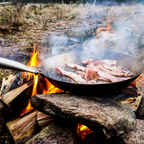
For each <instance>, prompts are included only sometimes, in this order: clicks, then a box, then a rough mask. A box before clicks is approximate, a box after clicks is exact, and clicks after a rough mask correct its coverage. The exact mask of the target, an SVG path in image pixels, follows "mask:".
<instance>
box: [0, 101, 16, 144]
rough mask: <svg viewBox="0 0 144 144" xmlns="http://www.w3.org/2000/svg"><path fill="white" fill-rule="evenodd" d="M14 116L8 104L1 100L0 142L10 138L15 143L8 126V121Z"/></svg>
mask: <svg viewBox="0 0 144 144" xmlns="http://www.w3.org/2000/svg"><path fill="white" fill-rule="evenodd" d="M11 118H12V115H11V112H10V111H9V109H8V108H7V106H6V105H5V104H4V103H3V102H2V101H1V100H0V143H1V144H2V143H5V141H6V140H7V139H8V140H9V142H10V143H11V144H13V143H14V141H13V139H12V137H11V135H10V133H9V131H8V128H7V126H6V122H8V121H9V120H10V119H11Z"/></svg>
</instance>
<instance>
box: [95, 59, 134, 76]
mask: <svg viewBox="0 0 144 144" xmlns="http://www.w3.org/2000/svg"><path fill="white" fill-rule="evenodd" d="M107 61H109V60H107ZM112 61H114V60H112ZM113 64H114V65H115V64H116V63H115V62H114V63H113V62H111V63H110V65H107V64H105V63H103V62H102V61H99V60H97V61H95V62H94V65H95V66H96V67H98V69H101V71H104V72H106V73H109V74H111V75H114V76H126V77H129V76H132V74H131V73H130V72H129V71H124V70H122V69H121V68H120V67H116V66H111V65H113Z"/></svg>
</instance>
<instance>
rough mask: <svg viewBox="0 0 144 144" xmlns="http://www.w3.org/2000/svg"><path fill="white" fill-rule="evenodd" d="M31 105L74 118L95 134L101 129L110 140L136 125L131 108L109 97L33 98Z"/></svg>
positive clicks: (65, 96)
mask: <svg viewBox="0 0 144 144" xmlns="http://www.w3.org/2000/svg"><path fill="white" fill-rule="evenodd" d="M31 105H32V106H33V107H34V108H36V109H38V110H39V111H41V112H43V113H45V114H48V115H51V116H54V117H62V118H72V119H75V120H76V121H77V122H78V123H81V124H84V125H86V126H88V127H89V128H90V129H91V130H92V131H97V129H101V131H102V132H103V133H104V135H105V136H106V137H107V138H110V137H113V136H118V135H120V134H122V133H124V132H126V131H129V130H132V129H134V128H135V126H136V118H135V114H134V113H133V111H132V109H131V108H129V107H128V106H126V105H123V104H121V103H119V102H116V101H112V100H109V99H107V98H103V99H100V98H96V97H86V96H76V95H73V94H65V93H61V94H47V95H34V96H33V97H32V98H31Z"/></svg>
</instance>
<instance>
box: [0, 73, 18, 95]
mask: <svg viewBox="0 0 144 144" xmlns="http://www.w3.org/2000/svg"><path fill="white" fill-rule="evenodd" d="M4 79H5V78H4ZM18 79H20V73H17V74H15V75H9V76H8V79H7V80H5V82H4V83H3V84H2V87H1V92H2V95H4V94H6V93H7V92H8V91H10V90H12V89H14V88H17V87H18V86H19V85H18V84H17V83H18Z"/></svg>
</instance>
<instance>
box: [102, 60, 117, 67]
mask: <svg viewBox="0 0 144 144" xmlns="http://www.w3.org/2000/svg"><path fill="white" fill-rule="evenodd" d="M102 62H103V63H104V64H106V65H110V66H116V64H117V61H116V60H108V59H106V60H102Z"/></svg>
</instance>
